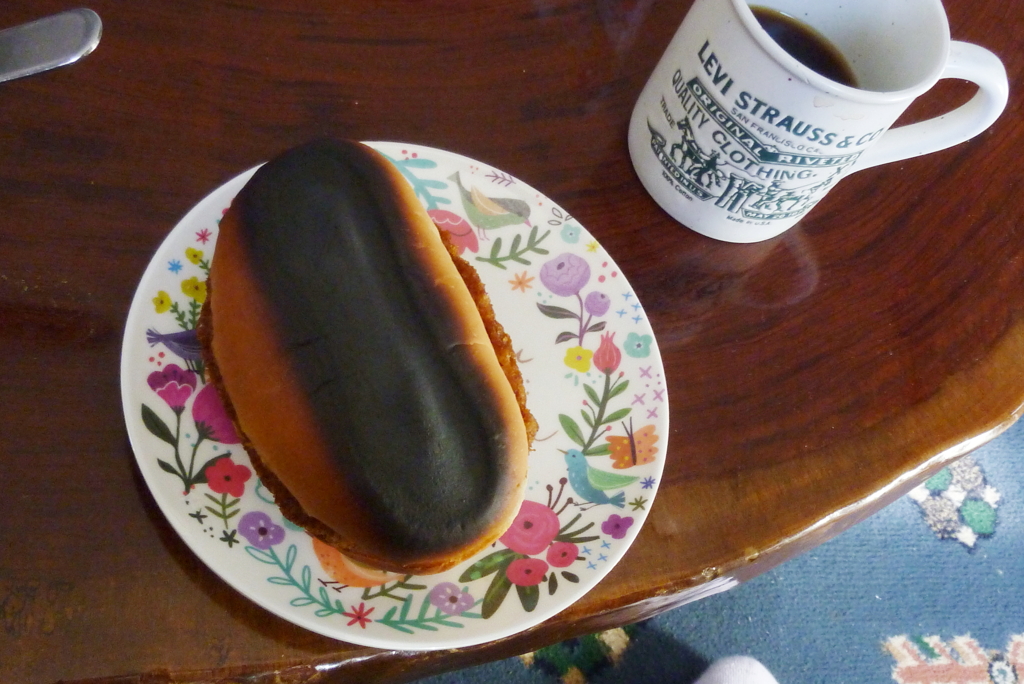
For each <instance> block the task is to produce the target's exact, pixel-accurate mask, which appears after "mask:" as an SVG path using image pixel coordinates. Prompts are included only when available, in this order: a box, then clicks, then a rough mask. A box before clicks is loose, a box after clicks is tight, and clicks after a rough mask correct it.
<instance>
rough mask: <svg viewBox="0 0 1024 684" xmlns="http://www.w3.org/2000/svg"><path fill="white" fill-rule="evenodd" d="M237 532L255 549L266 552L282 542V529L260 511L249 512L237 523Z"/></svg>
mask: <svg viewBox="0 0 1024 684" xmlns="http://www.w3.org/2000/svg"><path fill="white" fill-rule="evenodd" d="M238 531H239V533H241V535H242V536H243V537H245V538H246V539H248V540H249V543H250V544H252V545H253V546H255V547H256V548H257V549H261V550H263V551H266V550H267V549H269V548H270V547H271V546H274V545H275V544H280V543H281V542H282V541H284V528H283V527H281V526H280V525H275V524H274V522H273V521H272V520H271V519H270V516H269V515H267V514H266V513H263V512H262V511H249V512H248V513H246V514H245V515H243V516H242V519H241V520H239V521H238Z"/></svg>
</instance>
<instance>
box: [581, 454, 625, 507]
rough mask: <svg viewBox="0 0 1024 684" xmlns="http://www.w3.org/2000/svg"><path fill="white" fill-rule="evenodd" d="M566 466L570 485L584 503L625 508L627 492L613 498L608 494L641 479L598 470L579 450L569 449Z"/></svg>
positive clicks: (616, 494)
mask: <svg viewBox="0 0 1024 684" xmlns="http://www.w3.org/2000/svg"><path fill="white" fill-rule="evenodd" d="M565 464H566V465H567V466H569V485H570V486H571V487H572V488H573V491H575V492H576V494H577V495H578V496H579V497H580V498H581V499H583V500H584V501H586V502H589V503H593V504H611V505H613V506H615V507H617V508H625V506H626V493H625V492H623V491H618V492H616V493H615V494H612V495H611V496H609V495H608V492H609V491H610V490H613V489H618V490H621V489H622V488H623V487H626V486H628V485H631V484H633V483H634V482H636V481H637V480H638V479H639V478H637V477H635V476H633V475H619V474H618V473H609V472H605V471H604V470H598V469H597V468H595V467H593V466H592V465H590V464H589V463H587V457H586V456H584V455H583V452H582V451H580V450H579V449H569V450H568V451H566V452H565Z"/></svg>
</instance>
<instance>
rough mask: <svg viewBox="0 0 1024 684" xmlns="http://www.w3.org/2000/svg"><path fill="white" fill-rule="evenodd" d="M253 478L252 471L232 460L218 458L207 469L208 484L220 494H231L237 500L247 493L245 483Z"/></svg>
mask: <svg viewBox="0 0 1024 684" xmlns="http://www.w3.org/2000/svg"><path fill="white" fill-rule="evenodd" d="M250 477H252V471H251V470H249V468H247V467H246V466H244V465H241V464H240V463H235V462H234V461H232V460H231V459H230V458H227V457H224V458H218V459H217V460H216V461H214V462H213V464H212V465H211V466H210V467H209V468H207V469H206V484H208V485H209V486H210V489H212V490H213V491H215V492H217V493H218V494H229V495H231V496H233V497H235V498H238V497H240V496H242V494H244V493H245V483H246V482H248V481H249V478H250Z"/></svg>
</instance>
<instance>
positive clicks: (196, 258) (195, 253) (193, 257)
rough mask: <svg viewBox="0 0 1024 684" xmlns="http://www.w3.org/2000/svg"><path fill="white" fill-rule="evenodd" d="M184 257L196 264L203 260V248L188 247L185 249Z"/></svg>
mask: <svg viewBox="0 0 1024 684" xmlns="http://www.w3.org/2000/svg"><path fill="white" fill-rule="evenodd" d="M185 258H186V259H188V260H189V261H191V262H192V263H193V264H195V265H197V266H198V265H199V262H200V261H202V260H203V250H201V249H193V248H192V247H189V248H188V249H186V250H185Z"/></svg>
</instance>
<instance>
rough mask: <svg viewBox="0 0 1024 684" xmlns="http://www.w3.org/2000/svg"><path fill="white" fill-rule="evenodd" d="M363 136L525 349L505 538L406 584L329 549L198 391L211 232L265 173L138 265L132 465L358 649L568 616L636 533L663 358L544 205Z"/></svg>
mask: <svg viewBox="0 0 1024 684" xmlns="http://www.w3.org/2000/svg"><path fill="white" fill-rule="evenodd" d="M371 144H372V145H373V147H375V148H377V149H378V150H380V151H381V152H382V153H384V154H385V155H386V156H387V157H388V158H390V159H391V161H392V162H394V163H395V165H396V166H397V167H398V168H399V169H401V171H402V173H403V174H404V175H405V177H406V178H407V179H408V180H409V181H410V183H412V185H413V187H414V188H415V189H416V193H417V196H418V197H419V198H420V200H421V201H422V202H423V204H424V206H425V207H426V208H427V210H428V212H429V213H430V215H431V217H432V218H433V219H434V221H435V223H437V224H438V225H439V226H440V227H442V228H443V229H445V230H448V231H449V232H450V233H451V234H452V237H453V240H454V241H455V242H456V244H458V245H459V246H460V247H461V248H462V249H463V257H464V258H465V259H467V260H468V261H469V262H470V263H472V264H473V265H474V266H475V267H476V268H477V270H478V272H479V273H480V276H481V278H482V279H483V281H484V284H485V285H486V287H487V290H488V293H489V294H490V296H491V299H492V301H493V305H494V309H495V312H496V315H497V317H498V319H499V320H500V321H501V323H502V324H503V325H504V326H505V328H506V330H507V331H508V333H509V334H510V335H511V337H512V340H513V344H514V346H515V348H516V350H517V352H518V353H519V358H520V367H521V370H522V372H523V376H524V379H525V382H526V387H527V391H528V395H529V397H528V405H529V407H530V409H531V411H532V412H533V413H534V415H535V416H536V417H537V420H538V422H539V424H540V431H539V433H538V435H537V439H536V441H535V443H534V451H533V453H532V454H531V457H530V466H529V480H528V491H527V503H525V504H524V506H523V509H521V512H520V517H519V518H517V522H516V523H515V524H514V525H513V527H512V529H511V530H510V531H509V532H508V533H506V535H505V536H503V537H502V540H501V541H499V542H497V543H495V544H494V545H492V546H491V547H489V548H488V549H486V550H485V551H483V552H481V553H480V554H478V555H477V556H476V557H474V558H471V559H469V560H467V561H466V562H464V563H462V564H460V565H458V566H456V567H455V568H453V569H452V570H450V571H447V572H444V573H441V574H438V575H430V576H399V575H392V574H386V573H380V572H376V571H373V570H370V569H367V568H361V567H359V566H356V565H354V564H351V563H350V562H347V561H346V560H344V559H341V558H340V557H338V556H337V555H333V556H332V555H330V554H325V553H321V554H319V555H318V553H317V551H316V549H315V548H314V545H313V543H312V540H311V538H310V537H309V536H308V535H307V534H306V533H305V532H304V531H303V530H300V529H298V528H296V527H295V526H293V525H291V524H290V523H289V522H288V521H286V520H285V519H284V518H283V517H282V516H281V514H280V512H279V510H278V509H277V507H276V506H275V505H274V503H273V500H272V498H271V497H270V495H269V493H268V492H267V490H266V489H265V488H263V487H262V485H261V484H260V483H259V481H258V480H257V478H256V477H255V475H254V474H253V473H252V468H251V464H250V462H249V459H248V457H247V455H246V453H245V451H244V449H242V448H241V446H240V445H239V444H237V438H235V437H234V431H233V429H232V428H231V427H230V422H229V421H227V420H226V418H225V417H224V414H223V409H222V408H221V406H220V405H219V403H218V402H217V401H216V394H215V393H214V392H213V388H212V387H208V386H207V385H206V384H205V383H204V379H203V376H202V361H201V360H200V358H199V356H198V355H197V353H196V350H195V333H194V328H195V323H196V318H197V316H198V312H199V307H200V305H201V303H202V301H203V300H204V299H205V296H206V285H205V281H206V277H207V274H208V272H209V263H210V259H211V257H212V256H213V252H214V249H215V245H216V240H217V226H218V223H219V221H220V218H221V216H222V215H223V213H224V211H225V210H226V209H227V207H228V205H229V204H230V202H231V200H232V198H233V197H234V196H235V194H236V193H237V192H238V191H239V189H241V187H242V186H243V185H244V184H245V183H246V181H247V180H248V179H249V178H250V177H251V176H252V174H253V173H254V172H255V169H251V170H249V171H247V172H245V173H243V174H241V175H240V176H238V177H236V178H234V179H232V180H231V181H229V182H227V183H225V184H224V185H223V186H221V187H220V188H218V189H217V190H215V191H214V192H213V193H211V194H210V195H209V196H208V197H206V198H205V199H204V200H203V201H202V202H200V203H199V204H198V205H196V207H195V208H194V209H192V211H190V212H189V213H188V214H187V215H186V216H185V218H183V219H182V220H181V222H180V223H179V224H178V225H177V226H176V227H175V228H174V230H173V231H171V233H170V235H169V236H168V237H167V239H166V240H165V241H164V243H163V244H162V245H161V246H160V249H159V250H158V251H157V253H156V255H155V256H154V257H153V260H152V262H151V263H150V264H149V267H148V268H147V269H146V273H145V275H144V276H143V278H142V281H141V283H140V284H139V289H138V292H137V293H136V295H135V298H134V301H133V302H132V307H131V311H130V313H129V315H128V321H127V325H126V330H125V337H124V346H123V354H122V362H121V387H122V395H123V402H124V412H125V420H126V422H127V426H128V433H129V436H130V438H131V442H132V447H133V448H134V451H135V455H136V458H137V460H138V464H139V469H140V470H141V472H142V475H143V477H144V478H145V481H146V483H147V485H148V486H149V488H150V490H151V491H152V493H153V496H154V498H155V499H156V501H157V503H158V504H159V506H160V508H161V509H162V510H163V512H164V514H165V515H166V516H167V519H168V520H169V521H170V523H171V525H172V526H173V527H174V529H175V530H176V531H177V532H178V534H180V535H181V537H182V539H184V540H185V542H186V543H187V544H188V545H189V546H190V547H191V548H192V550H193V551H194V552H195V553H196V555H198V556H199V558H201V559H202V560H203V562H204V563H206V564H207V565H208V566H209V567H210V568H211V569H212V570H213V571H214V572H216V573H217V574H218V575H220V576H221V577H222V578H223V579H224V580H225V581H226V582H228V583H229V584H230V585H231V586H233V587H235V588H236V589H237V590H238V591H240V592H242V593H243V594H244V595H245V596H247V597H249V598H250V599H252V600H253V601H255V602H256V603H258V604H259V605H261V606H263V607H264V608H266V609H267V610H269V611H271V612H272V613H275V614H276V615H279V616H281V617H282V618H284V619H286V620H289V621H291V622H293V623H295V624H297V625H301V626H303V627H305V628H307V629H310V630H313V631H315V632H319V633H321V634H324V635H327V636H330V637H334V638H336V639H341V640H344V641H349V642H352V643H356V644H362V645H366V646H373V647H378V648H393V649H440V648H455V647H462V646H470V645H473V644H478V643H483V642H486V641H490V640H493V639H498V638H501V637H505V636H508V635H511V634H514V633H516V632H519V631H521V630H524V629H527V628H529V627H532V626H533V625H536V624H537V623H539V622H541V621H543V620H545V619H547V618H549V617H551V616H552V615H554V614H555V613H557V612H559V611H560V610H562V609H564V608H565V607H567V606H569V605H570V604H572V603H573V602H574V601H576V600H577V599H579V598H580V597H581V596H583V594H585V593H586V592H587V591H588V590H589V589H591V588H592V587H593V586H594V585H596V584H597V583H598V582H599V581H600V580H601V578H603V577H604V576H605V575H606V574H607V573H608V572H609V571H610V570H611V569H612V567H613V566H614V565H615V564H616V563H617V562H618V561H619V559H621V558H622V556H623V555H624V554H625V553H626V551H627V549H628V548H629V545H630V544H631V543H632V541H633V539H635V538H636V535H637V533H638V531H639V530H640V527H641V525H642V524H643V522H644V519H645V518H646V517H647V513H648V511H649V510H650V506H651V503H652V501H653V499H654V494H655V492H656V490H657V485H658V482H659V480H660V478H661V473H662V465H663V460H664V455H665V453H666V438H667V435H668V403H667V402H668V399H667V396H666V388H665V379H664V373H663V368H662V363H661V357H660V355H659V353H658V347H657V344H656V342H655V340H654V335H653V333H652V331H651V328H650V325H649V324H648V321H647V318H646V316H645V315H644V310H643V308H642V307H641V305H640V302H639V301H637V298H636V295H635V294H634V293H633V290H632V289H631V288H630V286H629V283H628V282H627V281H626V278H625V277H624V276H623V274H622V273H621V272H620V271H619V269H618V267H617V266H616V265H615V263H614V262H613V261H612V260H611V258H610V257H609V256H608V254H607V253H606V252H605V251H604V249H602V247H601V245H599V244H598V243H597V241H596V240H594V238H593V237H592V236H591V235H590V234H589V233H587V231H586V230H585V229H583V228H582V227H581V226H580V225H579V224H578V223H577V222H576V221H575V220H573V218H572V217H571V216H569V215H568V214H567V213H566V212H565V211H564V210H563V209H561V208H560V207H558V206H557V205H556V204H554V203H553V202H551V200H549V199H548V198H547V197H545V196H544V195H542V194H541V193H539V192H537V191H536V190H534V189H533V188H531V187H529V186H527V185H526V184H524V183H522V182H520V181H519V180H517V179H515V178H513V177H512V176H510V175H508V174H506V173H504V172H502V171H499V170H497V169H494V168H492V167H490V166H488V165H487V164H483V163H481V162H477V161H473V160H472V159H467V158H466V157H462V156H460V155H456V154H452V153H450V152H445V151H441V150H437V149H432V148H427V147H420V146H415V145H406V144H400V143H371ZM584 453H585V454H587V455H586V456H583V455H582V454H584ZM588 476H589V477H588ZM526 522H531V523H532V524H529V525H527V524H524V523H526Z"/></svg>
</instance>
